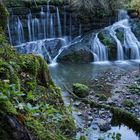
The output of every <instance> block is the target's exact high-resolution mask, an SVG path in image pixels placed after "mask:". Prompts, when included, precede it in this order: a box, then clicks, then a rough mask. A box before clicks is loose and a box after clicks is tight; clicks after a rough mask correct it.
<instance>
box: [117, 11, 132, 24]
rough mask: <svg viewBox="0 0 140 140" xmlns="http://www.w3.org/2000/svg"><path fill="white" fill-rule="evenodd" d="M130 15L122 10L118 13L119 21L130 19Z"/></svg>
mask: <svg viewBox="0 0 140 140" xmlns="http://www.w3.org/2000/svg"><path fill="white" fill-rule="evenodd" d="M128 18H129V16H128V13H127V11H126V10H123V9H120V10H119V11H118V21H120V20H123V19H128Z"/></svg>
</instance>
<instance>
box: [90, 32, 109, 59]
mask: <svg viewBox="0 0 140 140" xmlns="http://www.w3.org/2000/svg"><path fill="white" fill-rule="evenodd" d="M92 52H93V55H94V61H107V60H108V55H107V48H106V46H104V45H103V44H102V43H101V41H100V40H99V38H98V34H96V36H95V38H94V40H93V42H92Z"/></svg>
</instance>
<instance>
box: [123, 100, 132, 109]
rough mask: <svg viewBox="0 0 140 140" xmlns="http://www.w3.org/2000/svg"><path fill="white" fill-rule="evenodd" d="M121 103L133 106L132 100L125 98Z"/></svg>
mask: <svg viewBox="0 0 140 140" xmlns="http://www.w3.org/2000/svg"><path fill="white" fill-rule="evenodd" d="M123 105H124V106H127V107H133V106H134V103H133V100H131V99H126V100H124V101H123Z"/></svg>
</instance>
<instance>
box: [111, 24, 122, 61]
mask: <svg viewBox="0 0 140 140" xmlns="http://www.w3.org/2000/svg"><path fill="white" fill-rule="evenodd" d="M121 22H122V21H120V22H117V23H115V24H113V26H111V27H110V28H109V31H110V35H111V36H112V37H113V38H114V39H115V41H116V43H117V60H119V61H121V60H124V52H123V46H122V44H121V42H120V40H119V39H118V38H117V36H116V31H115V30H116V29H117V28H119V27H121Z"/></svg>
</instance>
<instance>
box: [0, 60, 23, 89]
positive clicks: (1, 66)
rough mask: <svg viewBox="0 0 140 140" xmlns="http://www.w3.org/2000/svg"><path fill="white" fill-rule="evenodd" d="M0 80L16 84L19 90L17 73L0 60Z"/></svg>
mask: <svg viewBox="0 0 140 140" xmlns="http://www.w3.org/2000/svg"><path fill="white" fill-rule="evenodd" d="M0 79H1V80H6V79H8V80H10V83H13V84H16V85H17V87H18V89H20V83H19V78H18V76H17V72H16V71H15V70H14V68H13V67H12V66H11V65H10V64H8V63H7V62H4V61H3V60H1V59H0Z"/></svg>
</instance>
